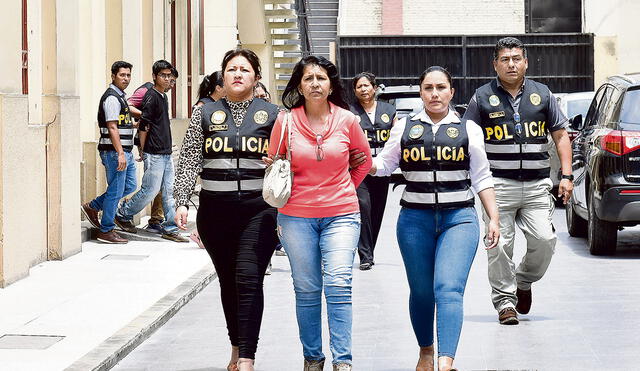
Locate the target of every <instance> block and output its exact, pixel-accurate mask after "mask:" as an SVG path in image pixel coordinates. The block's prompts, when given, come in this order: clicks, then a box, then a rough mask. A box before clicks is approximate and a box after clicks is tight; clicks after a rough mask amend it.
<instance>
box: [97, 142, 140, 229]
mask: <svg viewBox="0 0 640 371" xmlns="http://www.w3.org/2000/svg"><path fill="white" fill-rule="evenodd" d="M124 157H125V158H126V160H127V167H126V169H124V170H122V171H118V152H116V151H100V159H101V160H102V164H103V165H104V169H105V171H106V177H107V190H106V191H105V192H104V193H103V194H101V195H100V196H98V197H96V198H95V199H93V200H92V201H91V202H90V203H89V205H90V206H91V208H92V209H95V210H102V219H101V220H100V231H101V232H105V233H106V232H109V231H110V230H112V229H113V228H115V226H116V224H115V223H114V222H113V218H114V217H115V215H116V210H117V209H118V203H119V202H120V199H121V198H122V197H124V196H126V195H128V194H129V193H131V192H133V191H135V190H136V186H137V184H136V163H135V161H134V160H133V154H131V152H125V153H124Z"/></svg>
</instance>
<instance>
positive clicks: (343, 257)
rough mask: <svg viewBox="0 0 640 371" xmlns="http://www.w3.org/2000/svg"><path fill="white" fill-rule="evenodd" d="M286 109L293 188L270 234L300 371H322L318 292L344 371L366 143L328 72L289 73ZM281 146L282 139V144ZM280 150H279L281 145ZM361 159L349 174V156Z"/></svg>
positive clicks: (333, 73)
mask: <svg viewBox="0 0 640 371" xmlns="http://www.w3.org/2000/svg"><path fill="white" fill-rule="evenodd" d="M282 100H283V103H284V106H285V107H287V108H288V109H290V110H291V113H290V114H291V115H292V118H293V120H292V121H291V126H290V128H289V129H290V133H289V131H287V133H286V134H285V135H288V138H289V140H288V141H283V145H282V148H280V151H279V155H280V156H283V155H284V153H286V147H287V146H290V148H291V168H292V171H293V174H294V175H293V187H292V192H291V197H290V198H289V201H288V203H287V204H286V205H285V206H284V207H282V208H280V209H278V233H279V235H280V240H281V241H282V244H283V246H284V248H285V250H286V252H287V254H288V255H289V262H290V264H291V276H292V277H293V286H294V289H295V293H296V315H297V320H298V329H299V333H300V340H301V342H302V347H303V353H304V370H310V371H313V370H322V367H323V366H324V359H325V356H324V354H323V353H322V337H321V327H322V321H321V307H322V305H321V298H322V291H323V289H324V294H325V299H326V303H327V315H328V317H329V318H328V319H329V334H330V339H331V352H332V355H333V369H334V370H340V371H347V370H351V359H352V357H351V316H352V311H351V279H352V268H353V260H354V254H355V251H356V248H357V246H358V238H359V236H360V210H359V206H358V197H357V195H356V188H358V185H359V184H360V183H361V182H362V180H363V179H364V177H365V176H366V175H367V172H368V171H369V168H370V167H371V154H370V150H369V144H368V143H367V139H366V137H365V136H364V133H363V132H362V129H360V125H359V124H358V120H357V119H356V117H355V115H353V114H352V113H351V112H349V111H348V110H347V109H346V108H347V107H348V106H347V104H346V103H345V102H344V99H343V89H342V86H341V85H340V80H339V75H338V70H337V68H336V66H335V65H334V64H333V63H331V62H330V61H328V60H327V59H326V58H323V57H316V56H308V57H305V58H303V59H302V60H301V61H300V62H298V63H297V64H296V66H295V67H294V70H293V73H292V76H291V80H290V81H289V83H288V84H287V87H286V89H285V91H284V94H283V97H282ZM287 114H289V113H281V114H280V116H279V117H278V120H277V121H276V124H275V125H274V128H273V131H272V132H271V139H270V141H269V142H270V143H271V145H270V146H269V147H270V148H269V156H270V158H273V157H274V156H275V155H276V151H277V148H276V147H277V145H276V143H279V140H280V133H281V125H283V122H284V118H285V115H287ZM285 139H286V138H285ZM285 143H286V145H285ZM353 149H355V150H358V151H362V152H364V153H365V154H366V161H365V162H364V164H362V165H360V166H358V167H356V168H353V169H349V151H350V150H353Z"/></svg>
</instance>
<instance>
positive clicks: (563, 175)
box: [561, 174, 573, 182]
mask: <svg viewBox="0 0 640 371" xmlns="http://www.w3.org/2000/svg"><path fill="white" fill-rule="evenodd" d="M561 178H562V179H567V180H570V181H572V182H573V174H570V175H565V174H562V177H561Z"/></svg>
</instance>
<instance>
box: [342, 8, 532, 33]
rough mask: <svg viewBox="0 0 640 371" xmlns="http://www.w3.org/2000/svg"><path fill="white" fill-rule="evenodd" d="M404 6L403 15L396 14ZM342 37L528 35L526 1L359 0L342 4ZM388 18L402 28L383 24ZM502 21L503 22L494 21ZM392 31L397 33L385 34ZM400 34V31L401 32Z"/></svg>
mask: <svg viewBox="0 0 640 371" xmlns="http://www.w3.org/2000/svg"><path fill="white" fill-rule="evenodd" d="M397 6H401V7H402V15H401V16H400V15H398V14H396V12H393V11H392V10H393V8H394V7H397ZM340 7H341V9H340V14H341V16H340V20H339V25H340V28H339V33H340V34H341V35H382V34H393V33H396V34H398V33H401V34H403V35H478V34H500V33H504V34H517V33H523V32H524V1H522V0H503V1H499V2H497V1H495V0H459V1H455V2H451V1H449V0H431V1H424V0H403V1H398V0H359V1H348V0H343V1H341V2H340ZM383 10H384V11H386V13H387V16H388V17H392V18H393V19H396V20H401V21H402V27H392V26H391V25H385V27H384V30H383V24H384V22H385V21H388V20H387V19H383V15H384V11H383ZM493 19H500V22H493V21H492V20H493ZM385 30H392V31H393V32H384V31H385ZM398 31H399V32H398Z"/></svg>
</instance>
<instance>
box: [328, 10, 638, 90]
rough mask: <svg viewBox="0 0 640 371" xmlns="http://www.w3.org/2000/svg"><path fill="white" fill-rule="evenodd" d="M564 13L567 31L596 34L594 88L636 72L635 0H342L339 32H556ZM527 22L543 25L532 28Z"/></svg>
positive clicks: (387, 33)
mask: <svg viewBox="0 0 640 371" xmlns="http://www.w3.org/2000/svg"><path fill="white" fill-rule="evenodd" d="M563 7H564V8H565V9H562V8H563ZM536 12H538V13H542V15H539V14H536ZM545 12H547V15H545ZM554 12H555V13H558V14H553V13H554ZM567 12H569V13H577V16H578V18H580V19H579V21H578V22H576V23H575V24H577V25H578V27H577V29H573V30H572V31H571V32H583V33H593V34H594V66H593V68H594V79H595V85H596V87H597V86H599V85H600V83H602V82H603V81H604V79H605V78H606V77H607V76H610V75H613V74H624V73H633V72H638V71H640V41H638V38H637V37H636V36H635V32H634V30H633V27H634V21H635V18H636V14H638V13H640V2H638V1H634V0H612V1H599V0H570V1H565V2H553V1H548V0H503V1H495V0H459V1H454V2H451V1H445V0H434V1H422V0H360V1H349V0H341V1H340V11H339V19H338V25H339V31H338V34H339V35H342V36H347V35H429V36H437V35H482V34H486V35H496V34H504V35H510V34H524V33H529V32H537V31H544V32H548V31H546V30H554V29H555V30H556V31H551V32H560V31H558V30H561V29H563V27H560V26H561V22H562V21H563V16H565V15H566V14H565V13H567ZM535 17H546V18H535ZM567 17H568V16H567ZM532 18H533V21H531V19H532ZM528 21H529V22H531V23H533V24H537V25H538V26H539V25H540V24H541V23H542V24H543V25H545V26H546V27H538V28H536V27H532V26H531V24H528ZM536 21H537V23H536ZM540 21H541V22H540ZM554 25H555V26H556V27H554ZM487 63H488V62H487Z"/></svg>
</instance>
